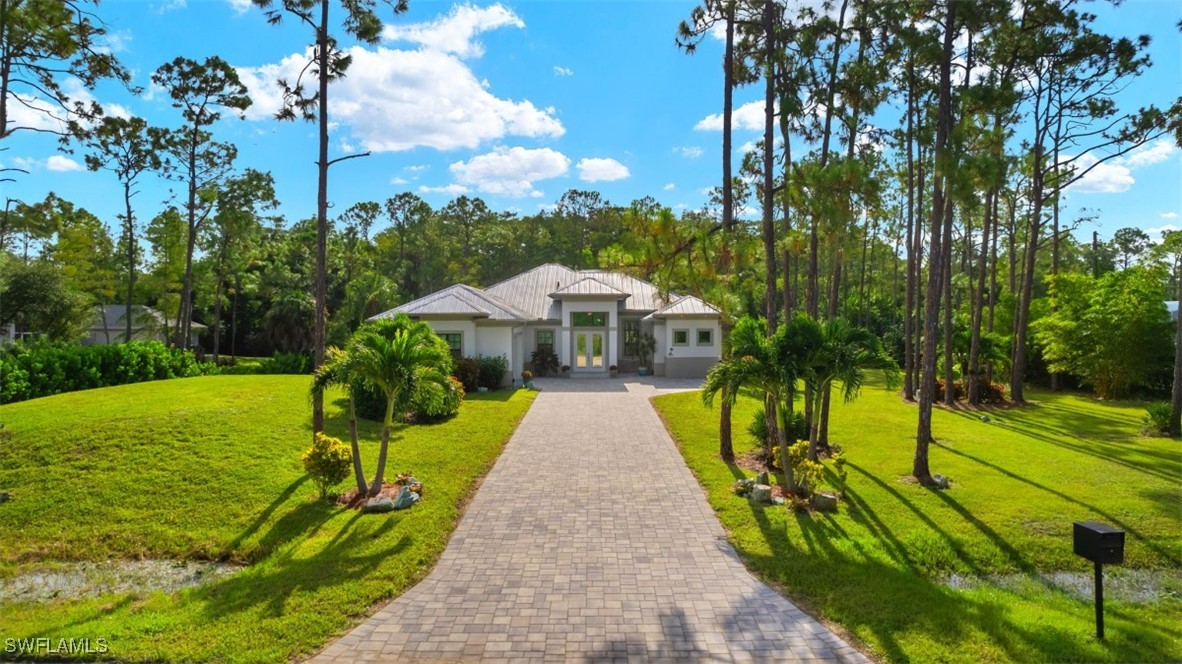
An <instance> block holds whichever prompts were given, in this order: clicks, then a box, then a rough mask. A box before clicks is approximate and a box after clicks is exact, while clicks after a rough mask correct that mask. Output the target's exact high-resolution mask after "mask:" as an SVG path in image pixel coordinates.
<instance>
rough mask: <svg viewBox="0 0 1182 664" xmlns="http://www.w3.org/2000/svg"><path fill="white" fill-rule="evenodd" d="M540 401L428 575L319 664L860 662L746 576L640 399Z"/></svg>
mask: <svg viewBox="0 0 1182 664" xmlns="http://www.w3.org/2000/svg"><path fill="white" fill-rule="evenodd" d="M541 386H542V388H543V389H542V392H541V394H539V395H538V397H537V399H536V400H535V401H534V404H533V406H532V407H531V408H530V410H529V412H528V413H527V414H526V416H525V418H524V419H523V420H522V422H521V425H520V426H519V427H518V429H517V431H516V433H514V435H513V438H512V439H511V440H510V441H509V443H508V445H507V446H506V448H505V451H504V453H503V454H502V455H501V457H500V459H498V461H497V463H496V465H495V466H494V468H493V470H492V472H491V473H489V475H488V477H487V478H486V479H485V481H484V484H483V486H481V488H480V490H479V491H478V492H477V493H476V496H475V497H474V498H473V500H472V503H471V504H470V505H469V506H468V509H467V512H466V513H465V515H464V517H463V519H462V520H461V522H460V524H459V526H458V528H457V530H456V532H455V534H454V535H453V537H452V539H451V542H450V543H449V544H448V547H447V550H446V551H445V552H444V553H443V555H442V557H441V558H440V560H439V563H438V564H437V565H436V566H435V569H434V570H432V571H431V573H430V574H429V575H428V576H427V578H426V579H424V580H423V581H422V582H420V583H419V584H418V585H417V586H415V587H414V588H412V589H410V590H409V591H407V592H406V593H405V594H403V595H402V596H401V597H399V598H397V599H395V600H394V601H392V602H390V603H389V604H388V605H386V606H385V607H384V608H382V609H381V610H380V611H378V612H377V613H376V614H374V615H373V616H372V617H370V618H369V619H367V620H366V621H365V622H364V623H362V624H361V625H359V626H358V627H356V628H354V629H353V630H352V631H350V632H349V633H348V634H346V635H345V636H343V637H341V638H340V639H339V640H337V641H336V642H334V643H333V644H331V645H330V646H328V647H327V648H325V649H324V650H323V651H322V652H321V653H320V654H318V655H317V656H316V657H315V658H313V661H316V662H357V661H457V660H471V661H476V660H479V661H496V660H506V661H510V660H511V661H523V660H537V661H543V660H544V661H571V660H575V661H603V660H621V661H623V660H628V661H637V660H639V661H687V660H695V661H721V662H741V661H810V660H822V661H854V662H865V661H867V660H866V658H865V657H864V656H863V655H862V654H861V653H859V652H858V651H856V650H855V649H853V648H852V647H851V646H850V645H849V644H847V643H846V642H844V641H842V640H841V639H840V638H838V637H837V636H836V635H834V634H833V633H832V632H830V631H829V630H828V629H827V628H826V627H825V626H823V625H821V624H820V623H818V622H817V621H816V620H814V619H813V618H811V617H809V616H808V615H806V614H805V613H803V612H802V611H800V609H798V608H796V607H795V606H794V605H793V604H792V603H791V602H789V601H788V600H786V599H784V597H782V596H781V595H780V594H778V593H777V592H775V591H774V590H772V589H771V588H769V587H768V586H766V585H765V584H763V583H762V582H760V581H759V580H757V579H755V578H754V577H753V576H751V574H750V573H748V571H747V570H746V568H744V567H743V564H742V562H740V560H739V559H738V556H737V555H736V554H735V551H734V549H732V548H731V546H730V544H729V543H728V542H727V541H726V533H725V532H724V531H723V528H722V526H721V525H720V524H719V522H718V519H716V518H715V516H714V513H713V512H712V511H711V509H710V506H709V504H707V502H706V499H705V497H704V496H703V494H702V490H701V488H700V487H699V486H698V483H697V481H696V480H695V479H694V477H693V475H692V474H691V473H690V471H689V469H688V468H687V467H686V465H685V462H684V461H683V460H682V458H681V455H680V453H679V452H678V450H677V448H676V446H675V445H674V443H673V441H672V440H671V439H670V438H669V435H668V434H667V433H666V431H665V427H664V426H663V425H662V423H661V421H660V419H659V418H658V417H657V414H656V412H655V411H654V410H653V409H652V406H651V405H650V404H649V401H648V400H649V398H650V397H652V396H654V395H656V394H659V393H662V392H666V391H671V390H678V389H694V388H695V387H696V386H697V384H696V383H694V382H689V381H673V380H661V379H623V378H621V379H616V380H611V379H602V380H594V379H584V380H579V379H569V380H550V381H545V382H542V384H541Z"/></svg>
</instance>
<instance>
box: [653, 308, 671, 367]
mask: <svg viewBox="0 0 1182 664" xmlns="http://www.w3.org/2000/svg"><path fill="white" fill-rule="evenodd" d="M665 327H666V326H665V321H663V320H656V321H653V332H652V335H653V341H656V342H657V344H656V346H654V347H653V366H652V367H650V368H651V369H652V370H653V373H654V374H656V375H658V376H664V375H665V356H666V355H668V354H669V340H668V339H667V338H666V337H665ZM657 367H660V372H658V371H657Z"/></svg>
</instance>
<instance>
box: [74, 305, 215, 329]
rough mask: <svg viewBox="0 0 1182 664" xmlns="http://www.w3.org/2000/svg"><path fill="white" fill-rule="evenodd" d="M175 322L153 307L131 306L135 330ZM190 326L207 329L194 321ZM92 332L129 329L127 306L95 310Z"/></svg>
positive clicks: (132, 324)
mask: <svg viewBox="0 0 1182 664" xmlns="http://www.w3.org/2000/svg"><path fill="white" fill-rule="evenodd" d="M172 323H173V320H172V319H171V318H165V316H164V314H162V313H160V312H159V311H157V310H155V309H153V308H152V307H148V306H144V305H142V304H133V305H131V327H132V329H133V330H138V329H142V328H144V327H149V326H160V327H164V326H165V325H168V326H171V325H172ZM190 326H191V327H192V328H193V329H194V330H204V329H206V328H205V326H204V325H202V324H201V323H198V322H197V321H192V322H191V323H190ZM90 328H91V329H92V330H123V329H126V328H127V305H125V304H100V305H97V306H95V308H94V322H93V323H92V324H91V326H90Z"/></svg>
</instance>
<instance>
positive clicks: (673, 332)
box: [670, 328, 690, 346]
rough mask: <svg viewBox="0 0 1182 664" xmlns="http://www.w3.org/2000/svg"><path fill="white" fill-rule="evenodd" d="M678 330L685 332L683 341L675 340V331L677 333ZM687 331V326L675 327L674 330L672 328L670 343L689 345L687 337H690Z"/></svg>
mask: <svg viewBox="0 0 1182 664" xmlns="http://www.w3.org/2000/svg"><path fill="white" fill-rule="evenodd" d="M678 332H684V333H685V341H678V340H677V333H678ZM689 333H690V331H689V328H677V329H674V330H672V334H673V336H672V337H670V341H671V342H672V344H673V345H674V346H688V345H690V342H689V339H690V336H689Z"/></svg>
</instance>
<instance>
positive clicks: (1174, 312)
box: [1166, 300, 1178, 322]
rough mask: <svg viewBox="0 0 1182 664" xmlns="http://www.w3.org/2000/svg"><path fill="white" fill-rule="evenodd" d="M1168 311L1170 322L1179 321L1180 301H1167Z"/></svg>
mask: <svg viewBox="0 0 1182 664" xmlns="http://www.w3.org/2000/svg"><path fill="white" fill-rule="evenodd" d="M1166 311H1168V312H1170V320H1172V321H1175V322H1177V320H1178V300H1166Z"/></svg>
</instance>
